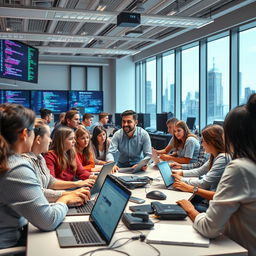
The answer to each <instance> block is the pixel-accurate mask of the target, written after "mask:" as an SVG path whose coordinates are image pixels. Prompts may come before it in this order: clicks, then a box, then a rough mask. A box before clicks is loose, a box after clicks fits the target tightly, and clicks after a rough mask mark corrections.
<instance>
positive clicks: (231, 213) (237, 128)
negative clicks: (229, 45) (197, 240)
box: [177, 94, 256, 256]
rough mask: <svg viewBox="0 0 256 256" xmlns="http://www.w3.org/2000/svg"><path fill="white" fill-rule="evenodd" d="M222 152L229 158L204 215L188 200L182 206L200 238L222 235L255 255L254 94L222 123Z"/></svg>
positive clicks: (255, 167) (255, 105)
mask: <svg viewBox="0 0 256 256" xmlns="http://www.w3.org/2000/svg"><path fill="white" fill-rule="evenodd" d="M224 133H225V151H226V152H227V153H229V154H230V155H231V156H232V159H233V160H232V161H231V162H230V163H229V165H228V166H227V167H226V169H225V171H224V173H223V175H222V177H221V180H220V182H219V185H218V187H217V190H216V193H215V195H214V197H213V200H211V201H210V205H209V208H208V210H207V212H206V213H201V214H199V213H198V212H197V211H196V210H195V208H194V207H193V205H192V204H191V203H190V202H189V201H187V200H180V201H178V202H177V203H178V204H179V205H181V206H182V207H183V208H184V209H185V210H186V211H187V213H188V215H189V217H190V218H191V219H192V221H194V225H193V226H194V228H195V229H196V230H197V231H198V232H199V233H201V234H202V235H204V236H206V237H209V238H215V237H217V236H219V235H220V234H221V233H224V234H225V235H227V236H228V237H230V238H231V239H232V240H234V241H235V242H237V243H239V244H240V245H241V246H243V247H245V248H246V249H247V250H248V255H250V256H253V255H256V243H255V241H256V221H255V216H256V189H255V184H256V94H252V95H251V96H250V98H249V100H248V102H247V104H245V105H242V106H238V107H236V108H234V109H232V110H231V111H230V112H229V113H228V115H227V117H226V119H225V121H224Z"/></svg>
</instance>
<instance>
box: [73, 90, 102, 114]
mask: <svg viewBox="0 0 256 256" xmlns="http://www.w3.org/2000/svg"><path fill="white" fill-rule="evenodd" d="M74 107H75V108H77V109H78V110H79V112H80V113H81V114H84V113H90V114H99V113H100V112H102V111H103V92H102V91H70V92H69V108H74Z"/></svg>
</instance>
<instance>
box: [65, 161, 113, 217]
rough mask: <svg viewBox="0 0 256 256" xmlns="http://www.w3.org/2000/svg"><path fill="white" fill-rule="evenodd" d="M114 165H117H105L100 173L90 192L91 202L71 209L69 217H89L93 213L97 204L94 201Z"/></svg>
mask: <svg viewBox="0 0 256 256" xmlns="http://www.w3.org/2000/svg"><path fill="white" fill-rule="evenodd" d="M114 165H115V162H111V163H107V164H104V165H103V167H102V169H101V172H99V175H98V177H97V179H96V182H95V183H94V185H93V187H92V188H91V190H90V192H91V200H89V201H87V202H86V203H85V204H84V205H81V206H74V207H69V210H68V213H67V216H77V215H89V214H90V213H91V211H92V208H93V205H94V203H95V200H93V199H94V198H95V197H96V195H97V194H98V193H99V192H100V189H101V187H102V184H103V182H104V180H105V178H106V176H107V175H108V174H109V173H110V172H111V170H112V168H113V167H114Z"/></svg>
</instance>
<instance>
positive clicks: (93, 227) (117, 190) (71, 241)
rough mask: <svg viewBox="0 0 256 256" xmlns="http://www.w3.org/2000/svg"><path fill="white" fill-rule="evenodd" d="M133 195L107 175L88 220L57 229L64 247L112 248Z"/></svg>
mask: <svg viewBox="0 0 256 256" xmlns="http://www.w3.org/2000/svg"><path fill="white" fill-rule="evenodd" d="M130 195H131V192H130V191H129V190H128V189H126V188H125V187H124V186H122V185H121V184H120V183H119V182H118V181H116V180H115V179H113V178H112V177H111V176H109V175H108V176H107V177H106V179H105V181H104V183H103V185H102V187H101V190H100V193H99V195H98V197H97V200H96V202H95V204H94V207H93V209H92V212H91V215H90V217H89V220H88V221H83V222H63V223H62V224H61V225H60V226H59V227H58V228H57V229H56V232H57V237H58V241H59V244H60V247H81V246H96V245H108V244H109V243H110V241H111V239H112V237H113V235H114V232H115V230H116V227H117V225H118V223H119V221H120V218H121V216H122V214H123V211H124V209H125V207H126V205H127V202H128V200H129V198H130Z"/></svg>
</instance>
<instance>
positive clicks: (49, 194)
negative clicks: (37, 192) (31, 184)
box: [22, 152, 63, 202]
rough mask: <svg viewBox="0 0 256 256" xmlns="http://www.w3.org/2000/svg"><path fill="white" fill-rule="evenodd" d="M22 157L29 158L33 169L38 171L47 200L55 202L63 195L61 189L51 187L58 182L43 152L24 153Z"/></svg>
mask: <svg viewBox="0 0 256 256" xmlns="http://www.w3.org/2000/svg"><path fill="white" fill-rule="evenodd" d="M22 157H24V158H25V159H27V160H28V161H29V163H30V164H31V165H32V167H33V169H34V170H35V172H36V175H37V178H38V181H39V183H40V184H41V188H42V190H43V193H44V195H45V197H46V198H47V200H48V201H49V202H55V201H56V200H57V199H58V198H59V197H60V196H61V195H62V192H63V191H61V190H54V189H51V187H52V186H53V185H54V183H55V182H56V178H55V177H53V176H52V175H51V174H50V170H49V169H48V167H47V165H46V162H45V159H44V158H43V156H42V155H41V154H39V155H36V154H34V153H32V152H30V153H26V154H23V155H22Z"/></svg>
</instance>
